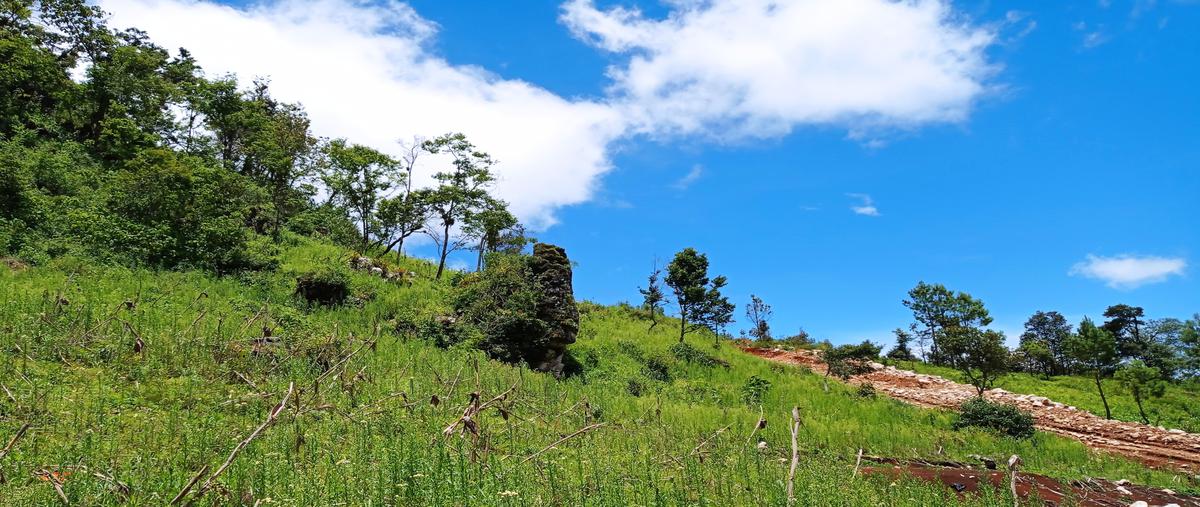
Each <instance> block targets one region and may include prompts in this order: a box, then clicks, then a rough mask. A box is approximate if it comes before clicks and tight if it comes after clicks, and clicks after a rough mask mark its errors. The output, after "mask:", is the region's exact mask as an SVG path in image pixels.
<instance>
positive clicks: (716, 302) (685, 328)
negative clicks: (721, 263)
mask: <svg viewBox="0 0 1200 507" xmlns="http://www.w3.org/2000/svg"><path fill="white" fill-rule="evenodd" d="M666 283H667V286H668V287H670V288H671V290H672V292H674V294H675V304H676V305H677V306H678V307H679V341H680V342H682V341H683V338H684V336H686V335H687V333H690V332H692V331H695V330H696V329H700V328H703V327H710V326H714V325H717V324H719V321H722V320H723V321H725V323H728V322H729V321H730V320H732V313H733V312H732V310H730V306H731V305H730V304H729V301H728V300H727V299H725V298H724V297H723V296H722V295H721V289H722V288H723V287H724V286H725V283H726V280H725V277H723V276H718V277H716V278H714V279H712V280H711V281H710V280H709V278H708V257H707V256H706V255H704V254H702V253H699V252H697V251H696V249H694V248H685V249H683V250H681V251H680V252H679V253H677V254H675V258H674V259H672V260H671V263H670V264H668V265H667V278H666ZM727 319H728V320H727Z"/></svg>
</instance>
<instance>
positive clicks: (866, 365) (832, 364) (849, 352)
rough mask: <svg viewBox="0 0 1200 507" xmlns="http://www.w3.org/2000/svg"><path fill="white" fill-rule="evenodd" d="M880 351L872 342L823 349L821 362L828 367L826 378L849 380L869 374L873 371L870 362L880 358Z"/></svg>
mask: <svg viewBox="0 0 1200 507" xmlns="http://www.w3.org/2000/svg"><path fill="white" fill-rule="evenodd" d="M879 351H880V347H879V346H878V345H875V344H874V343H871V342H870V341H864V342H862V343H860V344H858V345H851V344H846V345H839V346H837V347H831V348H827V349H823V350H822V351H821V360H822V361H823V362H824V363H825V365H826V367H827V369H826V371H825V376H826V377H828V376H830V375H832V376H834V377H837V378H840V379H842V380H849V379H850V377H853V376H855V375H862V374H864V373H867V372H869V371H871V365H870V362H871V361H874V360H875V359H877V358H878V357H879Z"/></svg>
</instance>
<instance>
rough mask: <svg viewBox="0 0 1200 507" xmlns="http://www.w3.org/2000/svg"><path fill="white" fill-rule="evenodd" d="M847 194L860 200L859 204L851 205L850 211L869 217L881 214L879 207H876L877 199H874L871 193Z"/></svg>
mask: <svg viewBox="0 0 1200 507" xmlns="http://www.w3.org/2000/svg"><path fill="white" fill-rule="evenodd" d="M846 196H848V197H850V198H851V199H855V200H857V201H858V204H857V205H854V206H850V211H853V212H854V214H856V215H863V216H868V217H877V216H879V215H880V213H879V208H876V207H875V199H872V198H871V196H870V195H867V194H846Z"/></svg>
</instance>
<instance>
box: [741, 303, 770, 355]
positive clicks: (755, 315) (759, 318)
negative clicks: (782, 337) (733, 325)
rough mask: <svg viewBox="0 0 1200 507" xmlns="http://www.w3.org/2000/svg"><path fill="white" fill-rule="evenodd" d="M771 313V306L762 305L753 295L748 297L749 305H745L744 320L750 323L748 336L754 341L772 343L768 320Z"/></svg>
mask: <svg viewBox="0 0 1200 507" xmlns="http://www.w3.org/2000/svg"><path fill="white" fill-rule="evenodd" d="M773 313H774V312H772V311H771V305H768V304H766V303H764V302H763V300H762V299H761V298H759V297H758V296H755V295H754V294H751V295H750V304H748V305H746V319H748V320H749V321H750V336H753V337H754V339H755V340H756V341H759V342H764V343H766V342H771V341H772V339H771V325H770V320H771V316H772V315H773Z"/></svg>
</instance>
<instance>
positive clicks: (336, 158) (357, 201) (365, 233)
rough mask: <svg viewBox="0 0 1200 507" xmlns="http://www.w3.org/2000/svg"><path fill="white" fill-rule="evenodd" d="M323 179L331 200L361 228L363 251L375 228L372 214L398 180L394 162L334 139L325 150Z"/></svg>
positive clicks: (377, 153) (377, 152)
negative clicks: (344, 208)
mask: <svg viewBox="0 0 1200 507" xmlns="http://www.w3.org/2000/svg"><path fill="white" fill-rule="evenodd" d="M323 151H324V155H325V160H324V164H323V165H324V172H323V175H322V179H323V180H324V181H325V185H326V186H327V187H329V189H330V194H331V196H333V197H331V198H335V199H336V200H337V201H338V202H340V203H341V204H342V205H343V206H345V207H346V208H347V209H348V210H349V211H350V212H351V214H352V215H353V217H354V218H355V219H356V220H358V222H359V224H360V226H361V227H362V250H363V251H364V252H365V251H366V250H367V248H368V247H369V246H370V241H371V233H372V231H373V230H375V229H376V228H377V226H378V224H377V223H376V219H375V212H376V209H377V207H378V205H379V201H380V199H382V197H383V195H384V194H385V193H387V191H389V190H391V188H392V185H393V184H394V183H395V182H396V180H397V178H399V175H398V173H396V172H395V169H396V161H395V160H394V159H393V158H391V157H389V156H387V155H384V154H383V153H380V152H379V151H376V150H374V149H372V148H368V147H366V146H362V145H358V144H347V142H346V140H345V139H334V140H332V141H330V142H329V143H328V144H326V145H325V147H324V150H323Z"/></svg>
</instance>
